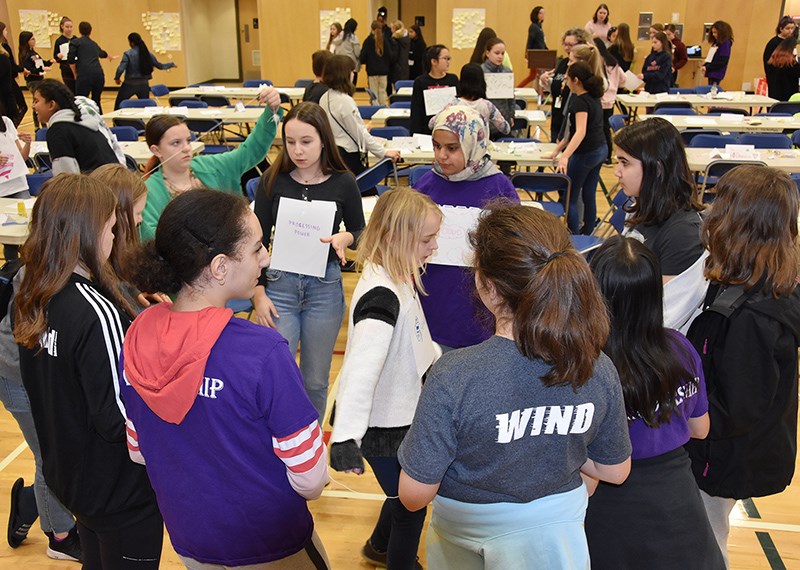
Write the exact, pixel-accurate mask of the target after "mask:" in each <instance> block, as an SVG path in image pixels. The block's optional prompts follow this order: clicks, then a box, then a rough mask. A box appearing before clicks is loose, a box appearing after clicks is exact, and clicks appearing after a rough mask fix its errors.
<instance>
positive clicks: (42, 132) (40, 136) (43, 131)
mask: <svg viewBox="0 0 800 570" xmlns="http://www.w3.org/2000/svg"><path fill="white" fill-rule="evenodd" d="M797 132H800V131H797ZM33 136H34V140H35V141H37V142H44V141H46V140H47V127H41V128H40V129H39V130H37V131H36V134H35V135H33Z"/></svg>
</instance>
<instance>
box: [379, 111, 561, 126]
mask: <svg viewBox="0 0 800 570" xmlns="http://www.w3.org/2000/svg"><path fill="white" fill-rule="evenodd" d="M394 117H399V118H401V119H408V118H410V117H411V109H396V108H393V107H384V108H383V109H378V111H377V112H376V113H375V114H374V115H372V117H371V118H370V119H369V121H370V125H371V126H373V127H382V126H384V125H385V124H386V119H389V118H394ZM514 118H516V119H527V120H528V125H529V126H533V127H542V126H544V125H546V124H547V117H545V114H544V111H538V110H533V109H531V110H527V109H526V110H524V111H523V110H519V109H518V110H517V111H516V112H515V113H514Z"/></svg>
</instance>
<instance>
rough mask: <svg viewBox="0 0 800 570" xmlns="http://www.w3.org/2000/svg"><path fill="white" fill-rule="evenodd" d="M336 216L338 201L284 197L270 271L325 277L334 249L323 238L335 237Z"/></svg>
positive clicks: (276, 221) (277, 220)
mask: <svg viewBox="0 0 800 570" xmlns="http://www.w3.org/2000/svg"><path fill="white" fill-rule="evenodd" d="M335 215H336V202H328V201H323V200H317V201H313V202H306V201H305V200H293V199H291V198H281V201H280V204H279V205H278V216H277V219H276V220H275V238H274V239H273V242H272V261H271V262H270V264H269V266H270V269H278V270H280V271H289V272H291V273H299V274H301V275H311V276H313V277H325V266H326V265H327V263H328V252H329V251H330V247H331V246H330V244H328V243H322V242H321V241H320V238H324V237H328V236H330V235H331V228H333V219H334V217H335Z"/></svg>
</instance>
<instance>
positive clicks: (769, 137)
mask: <svg viewBox="0 0 800 570" xmlns="http://www.w3.org/2000/svg"><path fill="white" fill-rule="evenodd" d="M739 144H751V145H753V146H754V147H756V148H773V149H776V148H779V149H790V148H792V139H790V138H789V137H787V136H786V135H783V134H780V133H744V134H741V135H739Z"/></svg>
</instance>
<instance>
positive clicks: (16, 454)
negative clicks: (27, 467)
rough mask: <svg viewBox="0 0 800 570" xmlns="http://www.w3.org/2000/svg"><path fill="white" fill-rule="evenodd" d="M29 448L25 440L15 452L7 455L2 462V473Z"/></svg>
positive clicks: (0, 465)
mask: <svg viewBox="0 0 800 570" xmlns="http://www.w3.org/2000/svg"><path fill="white" fill-rule="evenodd" d="M27 448H28V444H27V443H25V441H24V440H23V441H22V443H20V444H19V445H18V446H17V448H16V449H15V450H14V451H12V452H11V453H9V454H8V455H6V457H5V459H3V461H0V471H2V470H3V469H5V468H6V467H8V466H9V465H10V464H11V462H12V461H14V460H15V459H16V458H17V457H19V455H20V454H21V453H22V452H23V451H25V450H26V449H27Z"/></svg>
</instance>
